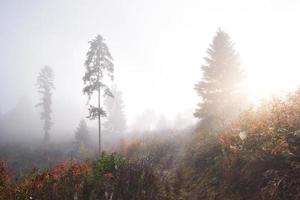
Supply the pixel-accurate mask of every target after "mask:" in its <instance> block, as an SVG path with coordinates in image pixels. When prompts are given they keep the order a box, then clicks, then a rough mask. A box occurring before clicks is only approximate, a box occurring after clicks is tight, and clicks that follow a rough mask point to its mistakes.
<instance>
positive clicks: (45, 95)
mask: <svg viewBox="0 0 300 200" xmlns="http://www.w3.org/2000/svg"><path fill="white" fill-rule="evenodd" d="M53 80H54V74H53V71H52V69H51V68H50V67H49V66H45V67H43V68H42V69H41V71H40V73H39V75H38V77H37V83H36V85H37V87H38V92H39V94H40V96H41V99H40V102H39V103H38V104H37V105H36V106H38V107H42V111H41V119H42V120H44V127H43V128H44V132H45V135H44V141H45V142H48V141H49V140H50V134H49V131H50V129H51V127H52V125H53V123H52V121H51V113H52V109H51V104H52V90H53V89H54V84H53Z"/></svg>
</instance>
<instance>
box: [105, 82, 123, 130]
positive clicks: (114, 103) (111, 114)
mask: <svg viewBox="0 0 300 200" xmlns="http://www.w3.org/2000/svg"><path fill="white" fill-rule="evenodd" d="M112 94H113V98H112V97H111V96H108V97H107V98H105V101H104V105H105V108H106V111H107V118H106V119H107V120H106V121H105V123H104V129H105V131H106V132H107V133H112V134H121V133H123V132H124V131H125V129H126V118H125V113H124V103H123V99H122V92H121V91H120V90H118V89H117V87H116V86H114V87H113V88H112Z"/></svg>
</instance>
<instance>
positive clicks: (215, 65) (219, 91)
mask: <svg viewBox="0 0 300 200" xmlns="http://www.w3.org/2000/svg"><path fill="white" fill-rule="evenodd" d="M207 54H208V56H207V57H205V58H204V59H205V61H206V64H204V65H203V66H202V71H203V77H202V80H201V81H200V82H199V83H198V84H196V87H195V89H196V91H197V93H198V95H199V96H201V99H202V101H201V102H200V103H199V104H198V108H197V109H196V112H195V113H194V116H195V117H197V118H200V119H201V121H200V128H201V130H205V131H207V132H208V133H216V132H217V131H218V130H220V128H222V127H224V125H226V124H227V123H228V122H229V121H230V120H232V119H233V118H234V117H236V116H237V115H238V113H239V112H240V110H241V109H242V106H243V104H244V103H243V102H244V100H243V99H242V90H241V83H242V81H243V73H242V70H241V68H240V61H239V55H238V54H237V53H236V51H235V50H234V44H233V42H232V41H231V39H230V37H229V35H228V34H227V33H225V32H224V31H222V30H221V29H219V30H218V31H217V33H216V35H215V37H214V39H213V42H212V44H211V45H210V47H209V48H208V49H207Z"/></svg>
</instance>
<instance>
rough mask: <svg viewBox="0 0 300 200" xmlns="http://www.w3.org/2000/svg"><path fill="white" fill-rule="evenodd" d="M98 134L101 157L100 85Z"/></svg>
mask: <svg viewBox="0 0 300 200" xmlns="http://www.w3.org/2000/svg"><path fill="white" fill-rule="evenodd" d="M98 109H99V115H98V133H99V156H101V113H100V85H99V87H98Z"/></svg>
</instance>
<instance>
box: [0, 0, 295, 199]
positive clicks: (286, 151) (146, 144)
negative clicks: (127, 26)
mask: <svg viewBox="0 0 300 200" xmlns="http://www.w3.org/2000/svg"><path fill="white" fill-rule="evenodd" d="M98 3H99V2H92V3H91V4H88V5H89V6H87V5H85V4H79V5H78V7H72V6H71V7H72V8H73V9H74V12H75V10H76V11H78V10H77V9H79V10H80V11H81V9H85V8H90V9H95V11H97V10H98V9H100V7H101V5H102V6H104V7H105V6H108V7H107V8H109V7H111V6H112V7H114V6H115V5H111V4H109V3H108V4H107V5H106V4H104V3H103V2H102V4H98ZM269 3H270V2H268V4H267V5H269ZM1 4H2V5H3V8H0V10H3V11H5V9H7V10H6V11H5V12H4V14H1V15H0V16H2V17H1V18H3V19H1V20H0V24H1V26H2V27H4V28H5V27H10V28H11V25H10V24H5V20H11V21H12V22H13V23H19V22H18V20H21V18H18V19H14V18H12V15H13V14H11V13H10V12H9V11H10V10H15V11H16V10H18V9H19V8H21V7H22V8H26V9H28V10H26V14H28V16H29V15H30V14H29V11H30V10H31V11H35V10H39V9H41V8H47V9H46V11H45V10H43V12H45V13H48V12H50V13H51V11H53V10H52V9H53V7H51V6H50V5H52V6H55V5H56V4H54V3H53V2H52V3H50V2H49V5H48V4H47V5H48V6H49V7H47V6H46V5H44V4H37V5H35V4H34V3H32V2H31V3H29V4H28V5H27V4H26V5H25V4H22V6H21V5H18V4H13V3H9V2H6V3H4V2H1V3H0V5H1ZM119 4H120V5H121V2H119ZM119 4H117V5H119ZM136 4H137V5H139V6H141V7H143V6H142V5H140V4H139V3H137V2H136ZM170 4H172V3H171V2H168V4H166V6H167V7H168V6H169V5H170ZM76 5H77V4H76ZM122 5H123V4H122ZM147 5H148V4H147ZM172 5H175V3H174V4H172ZM180 5H181V4H178V5H177V6H178V7H176V9H179V10H181V6H180ZM195 5H197V6H199V5H200V4H199V5H198V4H195ZM201 5H202V4H201ZM204 5H206V4H204ZM207 5H208V4H207ZM280 5H281V4H280ZM298 5H299V6H300V4H297V6H298ZM34 6H37V8H33V7H34ZM39 6H41V7H39ZM56 6H57V5H56ZM73 6H74V5H73ZM98 6H100V7H98ZM123 6H124V8H126V9H125V10H126V12H125V13H126V14H128V15H129V12H128V10H127V9H129V7H126V6H127V5H123ZM149 6H150V4H149ZM151 6H152V4H151ZM156 6H157V5H156V4H155V5H154V9H156ZM249 6H250V5H249ZM161 7H164V6H163V5H161ZM38 8H39V9H38ZM114 8H115V9H117V8H118V9H120V8H119V7H118V6H117V7H114ZM188 8H189V9H190V10H189V9H187V12H184V13H185V14H186V15H188V13H189V12H192V11H193V9H192V7H188ZM213 8H215V7H214V5H212V7H211V9H213ZM297 8H300V7H297ZM48 9H49V10H48ZM130 9H131V8H130ZM141 9H145V10H146V11H148V10H151V9H152V8H151V7H149V8H148V7H147V6H145V7H143V8H141ZM172 9H175V7H172ZM222 9H225V7H224V8H221V10H222ZM101 10H102V11H104V10H103V9H101ZM27 11H28V12H27ZM163 11H165V9H163ZM23 12H24V13H25V11H24V10H22V12H21V13H23ZM35 12H37V11H35ZM39 12H42V11H39ZM43 12H42V13H43ZM68 12H69V11H66V13H68ZM107 12H108V11H107ZM136 12H137V13H138V11H136ZM257 12H258V11H257ZM268 12H271V11H268ZM66 13H65V12H64V10H63V11H62V13H60V15H61V16H64V17H66V18H67V19H63V17H62V18H60V17H61V16H57V20H54V21H52V20H50V21H47V19H46V18H45V19H44V18H43V20H45V21H46V22H48V24H47V23H45V27H44V26H43V25H42V24H44V21H43V20H42V22H41V24H40V25H39V26H37V27H35V26H33V25H30V26H32V27H35V28H32V30H31V29H30V30H31V31H32V32H30V34H33V36H32V37H33V38H34V40H35V39H36V38H38V37H40V36H37V35H35V32H34V31H33V30H35V31H37V30H39V31H40V32H39V34H41V33H43V34H46V33H48V31H49V32H51V30H52V29H51V28H49V27H51V26H53V24H52V23H54V24H59V20H62V21H64V20H67V22H69V23H71V21H72V22H73V20H74V19H73V18H71V17H70V18H69V17H68V15H67V14H66ZM71 13H73V11H72V12H71V11H70V13H69V15H72V14H71ZM76 13H77V12H76ZM83 13H85V14H87V13H92V12H83ZM162 13H163V14H161V17H164V16H167V14H165V13H164V12H162ZM171 13H172V12H171V11H170V13H169V14H170V15H171ZM275 13H276V12H275ZM40 14H41V13H40ZM152 14H153V13H152ZM239 14H240V13H239ZM50 15H51V14H49V16H50ZM106 15H109V14H108V13H106V12H104V14H103V16H106ZM119 15H120V16H121V14H120V13H119ZM145 15H146V14H145ZM241 15H242V14H241ZM9 16H10V17H11V18H9V19H7V18H8V17H9ZM45 16H46V14H45ZM53 16H54V15H53ZM74 16H75V15H74ZM74 16H73V17H74ZM76 16H77V19H78V23H79V24H81V23H82V24H86V23H88V22H87V21H85V20H82V19H81V17H79V16H80V14H78V13H77V14H76ZM97 16H98V15H97ZM134 16H135V15H134ZM151 16H152V15H151ZM153 16H154V15H153ZM249 16H250V18H251V17H252V16H254V14H253V13H251V14H250V15H249ZM5 17H6V19H4V18H5ZM98 17H99V16H98ZM83 18H84V17H83ZM120 18H122V16H121V17H120ZM133 18H134V19H136V18H135V17H133ZM26 19H27V18H26ZM49 19H50V18H49ZM130 19H131V18H130ZM163 19H164V18H163ZM163 19H162V20H163ZM171 19H173V18H171ZM293 19H294V18H293ZM27 20H29V21H30V20H32V21H34V20H37V19H36V18H35V17H33V18H30V17H28V19H27ZM69 20H70V21H69ZM113 21H114V20H113ZM158 21H159V20H157V19H155V20H154V22H155V23H158ZM178 21H180V20H179V19H178ZM212 21H213V20H212ZM147 22H148V23H150V21H147V20H146V21H145V23H147ZM110 23H112V22H109V23H108V24H110ZM136 23H138V22H136ZM168 23H171V22H168ZM177 23H178V24H180V22H177V21H176V26H178V24H177ZM224 23H225V22H224ZM28 24H29V22H28ZM71 24H72V23H71ZM75 24H76V23H75ZM100 24H101V23H100ZM106 25H107V24H105V23H104V24H103V27H104V28H103V30H106V29H105V27H106ZM48 26H49V27H48ZM64 26H65V27H61V30H60V31H57V32H55V33H56V34H57V35H60V34H61V35H62V34H64V33H63V32H61V31H62V30H64V28H65V29H68V28H70V27H71V25H67V24H64ZM73 26H74V27H75V26H76V25H74V24H72V27H73ZM107 26H108V25H107ZM144 26H146V25H144ZM149 26H150V25H149ZM170 26H171V25H170ZM108 27H109V26H108ZM225 27H226V28H223V26H219V27H218V26H217V25H216V26H213V28H212V29H213V30H212V29H210V31H208V30H205V29H201V32H206V33H205V34H208V35H209V37H207V38H208V39H206V37H205V38H204V41H205V42H204V43H203V44H205V45H203V44H202V45H199V46H198V45H197V44H195V41H193V40H188V39H187V41H192V42H191V43H190V45H196V46H197V48H196V49H197V50H198V52H196V53H197V54H195V55H196V57H195V58H194V61H196V62H195V63H198V64H196V66H194V67H195V68H197V69H198V70H199V73H193V72H192V71H191V72H190V73H185V72H183V71H188V70H189V68H188V66H182V64H187V65H188V64H189V63H190V62H189V61H187V60H193V59H192V58H191V57H192V56H193V55H194V54H193V53H191V51H192V49H185V48H184V46H180V45H181V44H182V43H181V42H178V47H177V46H176V45H175V46H176V49H177V50H178V51H180V53H179V54H178V55H177V54H176V53H174V55H172V56H170V57H169V56H167V55H169V54H167V53H166V56H165V57H159V56H158V59H157V60H156V61H155V62H148V61H147V59H149V57H147V56H145V57H144V56H141V54H143V53H145V52H147V51H143V53H141V54H139V53H138V51H142V49H144V48H147V47H144V46H143V47H141V49H139V50H136V51H135V52H136V54H135V55H133V58H136V57H139V56H140V59H145V62H144V63H142V62H137V63H139V65H140V64H142V65H143V64H144V65H145V66H144V68H145V69H143V68H142V67H141V66H138V68H142V69H140V71H139V70H137V74H138V75H137V76H138V78H136V77H135V76H134V75H133V73H134V72H133V71H134V70H133V68H130V67H128V66H127V67H128V68H130V69H129V70H128V71H126V72H125V71H124V69H122V67H124V68H126V64H125V63H126V59H125V60H124V59H123V57H122V56H121V55H123V54H125V55H126V50H127V51H129V52H130V51H132V52H134V50H133V49H132V47H137V46H136V45H135V44H132V45H133V46H132V47H130V46H128V45H126V44H127V43H124V46H125V47H124V48H121V43H122V42H121V40H123V39H125V40H126V37H129V36H122V38H121V36H120V35H118V36H116V35H114V34H112V35H111V36H110V35H109V34H103V33H102V32H101V31H99V30H101V29H102V27H98V28H99V29H97V28H96V29H93V28H92V29H91V30H93V31H91V33H88V34H85V35H84V34H83V33H85V32H84V31H83V30H82V32H80V30H81V28H80V27H79V28H78V29H76V30H77V31H79V33H80V34H81V33H82V34H83V35H84V37H83V36H81V37H83V38H81V40H82V41H83V42H82V44H81V42H79V40H80V39H78V41H77V39H76V38H77V37H79V36H80V34H79V33H78V35H77V34H75V33H74V35H72V34H71V35H67V36H66V38H68V39H70V41H68V40H66V41H65V43H61V41H60V39H59V36H56V35H52V36H49V37H48V38H47V37H46V38H45V39H48V40H49V41H47V42H45V44H47V45H48V46H49V49H48V46H45V47H41V49H44V48H45V49H44V51H41V52H38V51H39V48H36V49H35V48H34V47H37V46H43V45H45V44H43V43H40V42H37V43H31V42H32V41H31V39H29V40H28V41H27V42H29V43H30V44H31V45H32V47H30V44H29V45H28V46H26V48H25V49H24V51H22V53H21V54H20V53H19V51H21V50H15V49H14V48H15V47H12V48H11V49H12V50H11V54H10V53H6V54H5V55H6V57H5V56H3V59H2V60H3V61H1V62H0V65H2V66H3V67H2V66H1V68H0V79H2V81H3V82H1V85H4V84H5V83H9V81H11V80H13V81H14V84H15V85H16V86H9V85H5V88H6V87H7V88H10V89H12V88H18V90H17V89H15V92H7V93H5V91H9V89H7V90H4V89H3V90H2V87H0V89H1V90H0V95H1V98H0V100H1V102H0V106H1V110H0V200H8V199H12V200H14V199H15V200H300V82H299V83H295V84H294V83H293V87H290V88H289V89H285V90H281V89H279V87H280V86H282V85H288V84H286V83H288V82H290V83H292V82H293V81H292V76H291V77H285V76H286V74H284V73H283V72H284V71H285V70H288V69H287V68H285V69H284V70H283V71H282V72H281V73H279V74H278V76H277V74H276V69H275V66H273V67H274V69H273V71H268V73H267V74H264V79H263V81H262V82H260V81H259V74H262V73H263V70H262V69H261V68H257V69H258V71H256V76H255V77H254V79H250V80H251V81H252V82H253V85H254V86H255V87H253V88H254V89H253V88H252V89H250V90H251V91H252V92H253V91H254V92H256V93H255V95H257V94H258V93H259V92H258V91H260V92H261V93H263V95H262V96H260V97H261V98H259V99H258V98H256V97H253V96H251V95H249V90H248V89H247V81H249V79H248V78H247V77H248V76H249V72H248V70H247V68H245V67H244V66H245V65H244V62H243V57H244V56H245V57H247V55H243V54H240V52H239V49H240V48H241V46H239V45H238V44H239V42H240V41H239V40H238V39H235V37H234V36H235V35H238V34H237V33H238V32H235V30H236V29H235V28H230V26H226V23H225ZM106 28H107V27H106ZM236 28H237V29H239V27H236ZM12 29H13V28H11V29H9V30H12ZM40 29H42V30H40ZM44 29H45V30H44ZM266 29H267V28H266ZM3 30H4V29H3ZM17 30H23V29H22V28H19V29H17ZM24 30H27V29H25V28H24ZM24 30H23V31H24ZM74 30H75V29H74ZM95 30H96V31H95ZM147 30H148V29H147ZM230 30H232V31H233V33H234V34H233V35H231V32H230ZM45 31H46V32H45ZM156 31H158V32H159V34H163V28H162V29H161V30H156ZM297 31H298V30H297ZM8 32H9V31H3V37H7V38H13V35H12V36H11V35H9V34H8ZM70 32H71V31H70ZM115 32H116V30H115V29H113V31H112V33H115ZM132 32H134V31H133V30H132ZM51 33H52V32H51ZM104 33H107V32H106V31H104ZM130 33H131V31H130ZM15 34H17V33H15ZM28 34H29V33H28ZM126 34H127V33H126ZM126 34H125V35H126ZM153 34H154V33H153ZM87 35H88V37H86V36H87ZM150 35H151V34H150ZM17 36H18V37H20V36H19V35H18V34H17ZM44 36H45V35H44ZM190 36H191V37H192V36H193V35H192V34H191V35H190ZM61 37H62V36H61ZM118 37H119V38H118ZM140 37H142V36H140ZM144 37H146V36H144ZM148 37H150V36H149V35H148ZM167 37H169V36H167ZM247 37H248V38H250V39H249V40H251V35H250V33H249V34H248V35H247ZM20 38H21V37H20ZM20 38H18V40H20ZM74 38H75V39H74ZM116 38H117V39H116ZM113 39H116V40H117V41H115V42H116V43H114V42H113ZM133 39H137V40H138V36H133ZM280 39H281V40H282V38H279V40H280ZM13 40H17V39H14V38H13V39H10V41H13ZM21 40H22V38H21ZM37 40H38V39H37ZM56 40H59V41H56ZM141 40H144V39H141ZM2 41H4V39H2ZM55 41H56V42H57V43H60V44H61V45H62V47H61V48H62V49H61V50H59V48H58V47H56V46H55V45H54V46H55V48H54V49H53V51H52V50H50V49H51V48H52V47H51V43H56V42H55ZM76 41H77V42H78V43H80V45H82V46H80V45H79V44H78V46H80V47H81V49H78V48H74V47H75V46H70V47H68V49H69V50H70V51H69V52H67V53H68V54H70V56H69V57H66V55H67V53H66V52H65V53H66V54H63V55H60V54H61V53H62V52H63V51H64V50H65V48H66V47H64V46H67V45H70V44H71V43H72V44H73V43H76ZM132 41H134V40H132ZM152 42H153V41H152ZM164 42H166V40H163V39H162V40H159V41H158V43H164ZM173 42H174V43H176V42H177V41H173ZM253 42H254V41H252V40H251V41H250V43H253ZM274 42H275V41H274ZM297 42H298V41H295V43H289V44H291V45H293V44H295V45H296V46H297ZM118 43H120V50H118V45H116V44H118ZM150 43H151V41H149V44H150ZM166 43H167V42H166ZM241 43H242V42H241ZM278 43H279V42H278ZM3 44H4V43H3ZM18 44H19V43H18ZM25 44H27V43H25V42H24V45H25ZM111 44H112V45H111ZM142 44H143V43H142ZM36 45H37V46H36ZM166 45H167V44H166ZM175 46H174V47H175ZM3 47H6V46H5V45H4V46H3ZM3 47H0V48H1V49H2V48H3ZM76 47H77V46H76ZM111 47H112V48H111ZM202 47H204V48H203V49H200V48H202ZM20 48H22V47H20ZM148 48H150V49H151V48H153V49H151V50H155V49H156V50H157V51H158V54H159V53H160V50H159V49H158V48H154V47H151V45H149V46H148ZM168 48H169V47H168ZM257 48H259V47H257ZM272 48H273V47H271V48H270V49H272ZM71 49H72V50H71ZM169 49H171V48H169ZM241 49H243V48H241ZM296 49H297V48H296ZM26 51H28V52H26ZM55 51H57V52H55ZM174 51H175V50H174ZM181 51H188V52H187V53H186V54H185V53H181ZM257 51H259V50H257ZM285 51H287V50H286V49H285V50H284V51H283V52H282V54H289V53H286V52H285ZM1 52H2V51H1ZM3 52H4V51H3ZM199 52H200V53H199ZM245 52H247V51H242V53H245ZM250 52H251V51H250ZM114 53H116V56H115V54H114ZM148 53H149V52H148ZM194 53H195V52H194ZM31 54H32V55H31ZM145 54H147V53H145ZM175 54H176V55H175ZM8 55H12V57H14V56H16V57H17V59H20V61H14V62H11V61H12V60H13V59H12V57H11V56H8ZM154 55H155V54H154V53H153V54H150V55H149V56H150V57H151V56H153V57H155V56H154ZM179 55H182V57H183V58H181V57H180V56H179ZM253 55H255V54H253ZM253 55H248V56H250V57H252V59H254V60H255V61H259V59H258V58H257V60H256V58H253ZM31 56H32V57H31ZM39 56H40V57H39ZM272 56H273V55H272ZM28 57H30V58H34V59H37V60H38V61H36V63H42V62H45V59H44V57H45V58H47V59H48V58H53V59H57V60H59V59H61V60H64V58H65V60H67V61H59V62H58V61H57V62H56V63H57V65H58V67H55V66H53V65H54V63H55V62H52V61H48V62H49V64H47V63H46V64H43V65H42V66H39V65H37V66H36V68H30V67H28V66H27V68H26V65H25V64H26V62H25V64H24V68H26V69H24V71H23V72H24V73H22V71H20V72H18V73H17V72H15V71H14V70H17V69H20V68H23V67H20V68H17V67H16V68H15V69H14V70H12V71H10V70H9V69H10V68H9V67H10V64H11V65H12V66H13V64H20V63H19V62H22V60H23V61H26V59H29V58H28ZM37 57H39V58H37ZM287 57H288V58H290V59H294V57H293V56H291V57H289V55H288V56H287ZM1 58H2V57H1ZM10 59H11V60H10ZM72 59H75V60H76V62H73V61H72ZM118 59H119V60H118ZM128 59H129V58H128ZM160 59H171V60H172V62H171V61H170V63H173V61H174V62H177V61H178V65H174V66H171V68H164V67H163V66H162V65H164V64H165V63H167V62H163V61H162V62H161V63H160V62H159V60H160ZM272 59H274V60H275V61H272V62H271V61H270V64H271V63H276V62H277V61H276V60H278V63H279V65H280V64H281V63H282V62H281V60H280V58H278V57H276V56H273V58H272ZM77 60H78V61H79V64H78V63H77ZM150 60H151V59H150ZM4 61H5V62H4ZM246 61H247V59H246ZM60 62H61V64H60ZM122 62H123V66H122ZM127 62H129V61H128V60H127ZM29 63H30V62H29ZM33 63H35V62H33ZM66 63H67V64H68V65H69V66H70V67H65V68H63V67H62V66H63V65H64V64H66ZM153 63H156V64H157V66H156V67H157V68H155V66H150V67H151V70H153V71H147V69H146V68H147V67H146V66H147V65H148V64H149V65H150V64H153ZM266 63H268V62H266ZM286 63H289V61H287V62H286ZM246 65H247V62H246ZM264 65H265V64H263V65H258V66H264ZM279 65H278V66H279ZM297 67H298V68H299V66H297ZM11 68H13V67H11ZM154 68H155V69H154ZM173 68H175V69H173ZM177 68H179V69H177ZM283 68H284V66H283ZM33 69H34V70H33ZM290 69H291V68H290ZM143 70H145V71H144V72H142V71H143ZM177 70H179V71H177ZM25 71H26V72H25ZM165 72H167V73H166V74H167V75H165ZM297 72H298V71H297V70H295V71H292V73H295V74H296V75H297ZM143 73H145V74H144V75H143ZM5 74H10V76H6V75H5ZM298 74H299V73H298ZM26 76H28V80H29V81H28V82H25V79H26V78H24V77H26ZM172 77H173V78H174V79H173V78H172ZM193 77H195V80H196V81H194V78H193ZM269 77H270V78H269ZM271 77H280V78H281V79H280V80H278V79H276V80H275V81H274V82H272V81H271V80H272V78H271ZM268 78H269V79H268ZM158 79H159V80H160V79H162V80H160V81H158V82H156V80H158ZM136 80H139V81H140V82H137V81H136ZM22 81H24V82H23V83H22ZM251 81H250V83H251ZM190 82H192V84H190ZM264 82H267V83H268V82H271V83H272V85H273V87H272V88H275V89H278V90H276V91H277V93H276V92H274V90H272V91H269V90H267V89H266V90H262V88H263V83H264ZM2 83H3V84H2ZM20 83H21V84H20ZM129 83H130V84H129ZM132 83H133V84H132ZM160 83H165V85H163V84H160ZM147 85H149V87H148V86H147ZM157 85H158V86H157ZM130 86H131V87H130ZM181 86H182V87H181ZM186 86H188V87H186ZM256 86H257V87H256ZM3 88H4V86H3ZM150 88H152V89H153V90H152V89H150ZM12 90H14V89H12ZM19 90H22V92H20V91H19ZM183 90H188V91H189V90H191V91H192V93H193V94H192V96H189V92H186V93H185V92H184V91H183ZM17 91H18V92H19V93H18V95H15V96H14V95H13V94H17ZM23 91H25V92H23ZM267 91H268V92H267ZM24 93H25V95H24ZM185 94H186V95H185ZM193 95H195V96H196V98H195V101H194V100H193ZM12 96H14V98H11V97H12ZM193 102H194V103H193ZM148 104H150V106H149V107H146V106H145V105H148ZM143 106H144V107H143ZM151 106H152V107H151ZM152 108H153V109H152ZM190 108H191V109H190ZM2 110H3V111H2Z"/></svg>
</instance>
